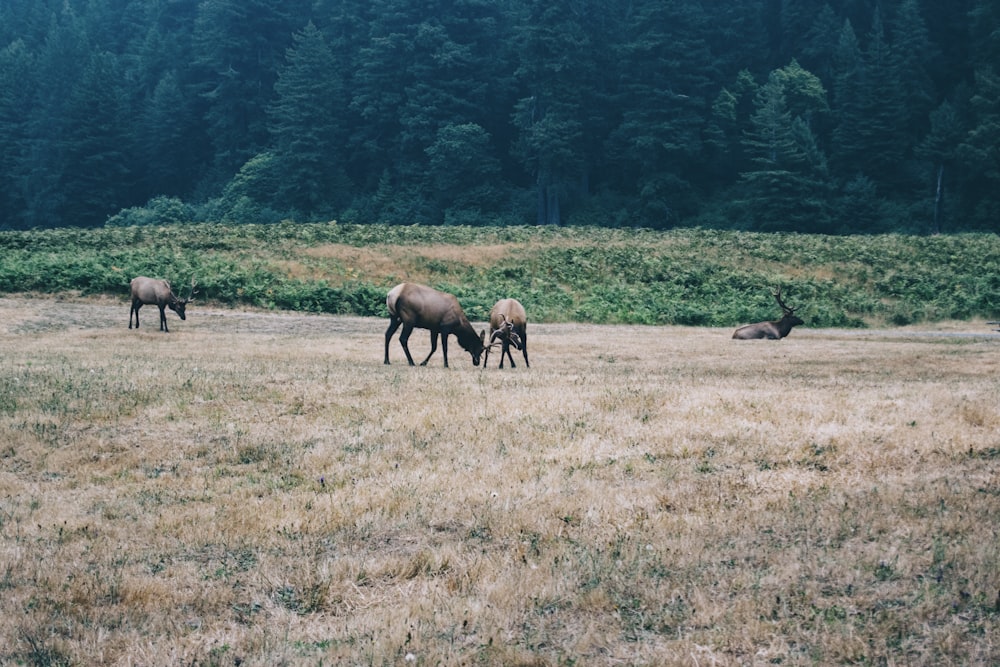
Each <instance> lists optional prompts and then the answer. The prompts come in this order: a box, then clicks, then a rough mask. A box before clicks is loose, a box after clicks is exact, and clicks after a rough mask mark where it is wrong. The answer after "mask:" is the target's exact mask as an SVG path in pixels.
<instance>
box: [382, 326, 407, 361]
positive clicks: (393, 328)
mask: <svg viewBox="0 0 1000 667" xmlns="http://www.w3.org/2000/svg"><path fill="white" fill-rule="evenodd" d="M402 323H403V321H402V320H400V319H398V318H395V317H392V318H389V328H388V329H386V330H385V365H386V366H388V365H389V341H390V340H392V335H393V334H394V333H396V329H398V328H399V325H400V324H402ZM400 339H402V337H400ZM410 365H411V366H412V365H413V360H412V359H411V360H410Z"/></svg>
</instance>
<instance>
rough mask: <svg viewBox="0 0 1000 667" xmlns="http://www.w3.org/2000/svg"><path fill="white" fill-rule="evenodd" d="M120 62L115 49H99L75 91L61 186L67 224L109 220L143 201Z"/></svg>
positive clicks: (69, 107) (68, 115)
mask: <svg viewBox="0 0 1000 667" xmlns="http://www.w3.org/2000/svg"><path fill="white" fill-rule="evenodd" d="M122 81H123V77H122V74H121V70H120V66H119V63H118V61H117V59H116V58H115V56H113V55H112V54H110V53H97V54H94V55H93V56H92V57H91V58H90V61H89V62H88V64H87V67H86V69H85V70H84V73H83V77H82V78H81V80H80V81H79V83H78V84H77V86H75V88H74V90H73V92H72V93H71V94H70V96H69V100H68V104H67V109H66V121H67V124H66V128H67V129H66V133H65V135H64V138H63V145H64V151H65V156H66V162H65V170H64V171H63V172H62V174H61V179H60V184H59V187H60V191H61V193H62V196H63V202H64V205H63V207H62V208H61V210H60V211H59V213H60V216H61V220H62V222H63V224H73V225H81V226H99V225H103V224H104V221H105V220H106V219H107V218H108V216H109V215H111V214H113V213H116V212H118V211H119V210H121V209H122V208H126V207H128V206H133V205H135V204H139V203H142V201H139V200H138V199H139V198H138V197H137V196H136V193H135V191H134V189H133V183H134V181H133V175H132V172H131V169H130V166H131V161H132V154H131V150H130V143H131V142H130V137H132V136H134V132H133V131H132V129H131V127H130V124H129V118H131V113H130V107H129V95H128V92H127V89H126V88H125V87H124V86H123V84H122Z"/></svg>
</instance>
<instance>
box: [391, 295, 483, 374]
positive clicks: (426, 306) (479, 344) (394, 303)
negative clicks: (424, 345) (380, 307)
mask: <svg viewBox="0 0 1000 667" xmlns="http://www.w3.org/2000/svg"><path fill="white" fill-rule="evenodd" d="M385 305H386V306H387V307H388V308H389V328H387V329H386V330H385V363H386V364H388V363H389V341H390V340H391V339H392V336H393V334H395V333H396V329H398V328H399V326H400V325H403V331H402V333H400V334H399V343H400V345H402V346H403V352H405V353H406V360H407V362H409V364H410V365H411V366H413V365H414V363H413V357H412V356H410V348H409V347H408V346H407V341H408V340H409V338H410V333H411V332H412V331H413V329H415V328H416V329H427V330H429V331H430V332H431V351H430V354H428V355H427V358H426V359H424V360H423V361H422V362H421V363H420V365H421V366H426V365H427V362H428V361H429V360H430V358H431V355H433V354H434V352H435V350H437V341H438V334H440V335H441V352H442V353H443V354H444V366H445V368H447V367H448V335H449V334H455V338H457V339H458V344H459V345H461V346H462V348H463V349H465V351H466V352H468V353H469V354H470V355H472V363H473V365H475V366H478V365H479V358H480V356H481V355H482V353H483V341H484V340H485V338H486V331H485V330H484V331H483V332H481V333H480V334H478V335H477V334H476V331H475V329H473V328H472V324H470V323H469V320H468V318H467V317H466V316H465V312H464V311H462V306H461V305H459V303H458V299H456V298H455V296H454V295H452V294H448V293H446V292H439V291H438V290H436V289H434V288H432V287H428V286H426V285H419V284H417V283H400V284H399V285H396V286H395V287H393V288H392V289H391V290H389V294H388V295H387V296H386V299H385Z"/></svg>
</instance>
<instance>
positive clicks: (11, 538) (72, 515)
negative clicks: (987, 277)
mask: <svg viewBox="0 0 1000 667" xmlns="http://www.w3.org/2000/svg"><path fill="white" fill-rule="evenodd" d="M526 305H528V307H529V308H528V310H529V315H530V304H526ZM168 318H169V323H170V328H171V332H170V333H169V334H162V333H160V332H159V331H157V313H156V310H155V309H154V308H152V307H149V306H147V307H146V308H144V309H143V310H142V329H140V330H139V331H129V329H128V328H127V322H128V305H127V304H126V303H125V301H124V300H111V299H108V300H75V299H69V298H67V299H56V298H49V297H46V298H30V297H15V298H0V664H4V665H7V664H10V665H18V664H26V665H245V666H249V665H524V666H528V665H538V666H542V665H763V664H782V665H813V664H816V665H818V664H872V665H988V664H998V663H1000V411H998V405H1000V334H992V333H990V327H988V326H986V325H985V323H983V322H976V323H952V324H950V325H949V324H945V325H934V326H933V327H924V328H921V329H920V330H912V329H892V330H876V331H839V330H810V329H807V328H802V327H800V328H797V329H796V330H795V331H793V333H792V335H791V336H790V337H789V338H787V339H785V340H783V341H780V342H769V341H742V342H738V341H733V340H730V334H731V333H732V330H731V329H725V330H722V329H694V328H680V327H676V328H675V327H670V328H658V327H627V326H592V325H557V324H551V325H535V326H532V325H529V353H530V355H531V362H532V366H531V368H530V369H525V368H523V367H522V364H520V363H518V367H517V369H515V370H509V369H505V370H503V371H500V370H498V369H497V368H496V363H497V362H498V361H499V359H497V358H496V357H495V356H493V357H492V358H491V361H490V368H487V369H485V370H483V369H480V368H474V367H473V366H472V364H471V362H470V359H469V356H468V355H467V354H465V353H464V352H463V351H462V350H461V349H460V348H458V346H457V345H456V344H454V342H453V344H452V346H451V355H450V362H451V365H452V368H450V369H445V368H443V367H442V360H441V356H440V354H441V353H440V350H439V351H438V353H437V355H435V357H434V358H433V359H432V360H431V363H430V364H429V365H428V366H427V367H424V368H421V367H416V368H410V367H408V366H406V365H405V359H404V357H403V354H402V351H401V349H400V347H399V344H398V342H397V341H396V340H395V339H394V340H393V342H392V346H391V348H390V353H391V357H392V361H393V364H392V365H391V366H384V365H383V364H382V355H383V350H382V345H383V332H384V330H385V325H386V322H385V321H383V320H378V319H364V318H350V317H336V316H320V315H316V316H307V315H293V314H283V313H270V312H244V311H236V310H221V309H215V308H213V307H211V306H210V305H206V304H200V303H198V304H193V305H192V306H191V307H190V308H189V309H188V319H187V321H186V322H181V321H180V320H178V318H177V317H176V316H175V315H174V314H173V313H169V312H168ZM479 326H480V325H479V324H478V323H477V328H478V327H479ZM411 349H412V350H413V352H414V357H416V358H418V359H419V358H422V356H421V355H422V354H426V352H427V349H428V337H427V335H426V332H422V331H417V332H415V333H414V336H413V338H412V339H411ZM491 356H492V355H491ZM515 358H516V359H517V360H518V362H520V357H515Z"/></svg>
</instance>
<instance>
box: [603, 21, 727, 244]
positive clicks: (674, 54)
mask: <svg viewBox="0 0 1000 667" xmlns="http://www.w3.org/2000/svg"><path fill="white" fill-rule="evenodd" d="M629 27H630V30H629V32H630V33H631V34H633V35H634V36H633V38H632V39H630V40H629V41H628V42H626V43H625V44H624V45H623V47H622V48H621V56H620V57H619V61H620V63H621V75H620V79H621V81H622V83H621V84H620V88H621V89H620V95H619V99H620V100H622V101H625V100H628V103H627V105H625V107H624V109H623V110H622V118H621V122H620V124H619V125H618V127H617V128H615V129H614V131H613V133H612V134H611V137H610V140H609V145H608V150H609V152H610V153H611V157H612V158H613V159H614V163H613V165H614V171H615V173H617V174H618V180H617V182H616V183H617V184H618V185H619V186H624V184H626V183H635V188H636V190H637V195H638V198H637V199H638V207H637V209H636V210H635V211H634V215H636V216H637V218H638V219H637V220H636V223H637V224H642V225H646V226H654V227H659V226H665V225H673V224H676V223H677V221H678V220H679V219H681V218H683V217H687V216H690V215H692V214H693V213H694V212H695V210H696V201H695V198H694V196H693V189H694V185H693V184H692V182H691V179H693V178H694V179H695V180H697V179H699V178H700V177H702V174H701V173H700V172H701V170H702V169H703V167H702V166H701V159H700V158H701V153H702V128H703V126H704V125H705V116H706V109H707V108H708V99H709V97H710V94H711V93H710V91H711V90H712V89H713V85H712V81H713V74H714V72H713V71H712V64H713V60H712V54H711V52H710V49H709V46H708V43H707V41H706V39H705V34H706V32H707V20H706V17H705V15H704V14H703V13H702V12H701V11H700V3H697V4H695V3H690V2H686V3H685V2H680V3H663V2H658V1H650V2H644V3H640V4H638V6H637V7H636V12H635V17H634V19H633V21H632V22H630V24H629Z"/></svg>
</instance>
